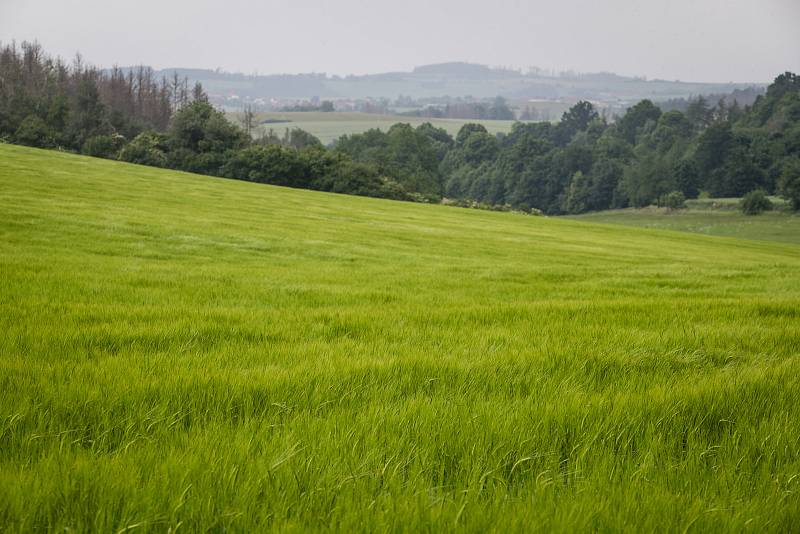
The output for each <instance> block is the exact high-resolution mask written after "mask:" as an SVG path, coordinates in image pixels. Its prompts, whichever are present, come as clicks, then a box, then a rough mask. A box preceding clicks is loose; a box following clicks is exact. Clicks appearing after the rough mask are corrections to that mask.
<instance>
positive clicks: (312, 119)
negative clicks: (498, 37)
mask: <svg viewBox="0 0 800 534" xmlns="http://www.w3.org/2000/svg"><path fill="white" fill-rule="evenodd" d="M228 116H229V117H230V119H231V121H232V122H234V123H236V124H240V122H239V119H240V117H241V113H235V112H230V113H228ZM256 119H257V121H256V122H257V124H258V125H259V126H258V128H256V130H255V133H254V135H258V134H260V133H262V132H269V130H273V131H274V132H275V133H276V134H278V135H283V133H284V131H285V130H286V128H289V129H292V128H300V129H301V130H305V131H307V132H308V133H310V134H313V135H314V136H316V137H317V138H318V139H319V140H320V141H322V142H323V143H325V144H328V143H330V142H331V141H334V140H336V139H338V138H339V137H341V136H343V135H353V134H359V133H364V132H366V131H367V130H371V129H373V128H377V129H379V130H383V131H384V132H385V131H387V130H388V129H389V128H391V127H392V126H393V125H394V124H397V123H398V122H402V123H405V124H410V125H411V126H414V127H416V126H419V125H420V124H424V123H426V122H430V123H431V124H433V125H434V126H436V127H437V128H443V129H444V130H446V131H447V132H448V133H449V134H450V135H452V136H453V137H455V136H456V134H457V133H458V131H459V130H460V129H461V127H462V126H464V125H465V124H467V123H476V122H477V123H480V124H482V125H483V126H485V127H486V130H487V131H488V132H489V133H490V134H497V133H501V132H502V133H508V132H510V131H511V127H512V126H513V125H514V121H500V120H466V119H463V120H462V119H429V118H421V117H405V116H400V115H379V114H376V113H355V112H333V113H324V112H315V111H308V112H306V111H288V112H268V113H258V114H256ZM264 121H270V122H267V123H264Z"/></svg>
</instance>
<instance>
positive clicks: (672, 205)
mask: <svg viewBox="0 0 800 534" xmlns="http://www.w3.org/2000/svg"><path fill="white" fill-rule="evenodd" d="M658 205H659V206H661V207H663V208H667V209H668V210H679V209H682V208H685V207H686V196H684V194H683V193H681V192H680V191H672V192H671V193H667V194H665V195H661V196H660V197H659V198H658Z"/></svg>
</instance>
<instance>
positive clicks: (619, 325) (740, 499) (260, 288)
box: [0, 145, 800, 533]
mask: <svg viewBox="0 0 800 534" xmlns="http://www.w3.org/2000/svg"><path fill="white" fill-rule="evenodd" d="M0 207H1V208H2V209H0V272H1V273H2V277H0V332H2V335H0V530H3V531H7V532H29V531H34V530H47V531H59V532H64V531H72V532H87V531H98V532H125V531H133V532H175V531H176V530H177V531H186V532H194V531H200V530H213V531H223V530H224V531H228V532H230V531H234V532H258V531H264V530H268V529H275V530H282V531H294V532H307V531H319V530H324V531H344V532H353V531H361V530H365V531H380V532H383V531H392V532H399V531H412V532H419V531H423V532H424V531H436V532H440V531H444V532H447V531H469V532H485V531H497V532H506V531H525V532H528V531H548V532H549V531H556V532H595V531H601V532H607V531H629V532H700V531H736V532H759V533H760V532H787V531H792V530H796V529H797V528H798V525H800V277H799V276H798V273H799V272H800V247H798V246H797V245H796V244H791V243H776V242H769V241H755V240H745V239H736V238H728V237H714V236H706V235H697V234H692V233H681V232H672V231H665V230H658V229H646V228H636V227H627V226H621V225H607V224H595V223H591V222H583V221H574V220H569V219H561V218H547V217H531V216H524V215H519V214H513V213H495V212H487V211H479V210H470V209H460V208H453V207H445V206H436V205H424V204H412V203H401V202H392V201H384V200H375V199H367V198H360V197H351V196H340V195H333V194H324V193H317V192H310V191H301V190H291V189H285V188H279V187H272V186H264V185H258V184H251V183H246V182H237V181H231V180H224V179H217V178H210V177H204V176H197V175H191V174H186V173H179V172H172V171H166V170H159V169H153V168H148V167H140V166H134V165H128V164H123V163H117V162H111V161H106V160H99V159H91V158H85V157H80V156H74V155H68V154H61V153H57V152H48V151H40V150H35V149H27V148H21V147H12V146H9V145H0Z"/></svg>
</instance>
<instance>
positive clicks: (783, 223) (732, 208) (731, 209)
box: [571, 197, 800, 245]
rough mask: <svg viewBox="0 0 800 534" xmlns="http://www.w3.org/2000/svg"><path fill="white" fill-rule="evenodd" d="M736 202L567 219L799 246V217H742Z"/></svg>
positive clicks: (701, 202)
mask: <svg viewBox="0 0 800 534" xmlns="http://www.w3.org/2000/svg"><path fill="white" fill-rule="evenodd" d="M738 202H739V199H708V200H690V201H688V202H687V207H688V209H682V210H675V211H668V210H666V209H664V208H654V207H650V208H641V209H623V210H608V211H598V212H594V213H587V214H584V215H578V216H573V217H571V218H574V219H577V220H581V221H585V222H600V223H612V224H624V225H630V226H640V227H644V228H658V229H663V230H678V231H684V232H694V233H699V234H706V235H718V236H727V237H738V238H744V239H756V240H764V241H777V242H781V243H794V244H795V245H800V216H798V215H793V214H791V213H789V212H787V211H786V210H785V209H776V210H775V211H769V212H764V213H762V214H760V215H755V216H754V215H744V214H743V213H742V212H741V211H739V209H738ZM772 202H773V203H774V204H775V205H776V207H777V208H785V204H786V203H785V201H783V200H781V199H780V198H777V197H773V198H772Z"/></svg>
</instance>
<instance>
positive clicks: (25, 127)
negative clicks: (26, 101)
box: [14, 115, 55, 148]
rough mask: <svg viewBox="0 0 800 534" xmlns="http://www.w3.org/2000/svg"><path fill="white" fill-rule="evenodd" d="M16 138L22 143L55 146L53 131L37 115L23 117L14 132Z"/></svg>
mask: <svg viewBox="0 0 800 534" xmlns="http://www.w3.org/2000/svg"><path fill="white" fill-rule="evenodd" d="M14 139H15V140H16V142H17V143H19V144H21V145H27V146H33V147H38V148H51V147H53V146H55V141H54V135H53V131H52V130H51V129H50V127H49V126H47V123H45V122H44V121H43V120H42V119H40V118H39V117H37V116H36V115H28V116H27V117H25V119H23V121H22V123H21V124H20V125H19V128H17V131H16V133H15V134H14Z"/></svg>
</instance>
